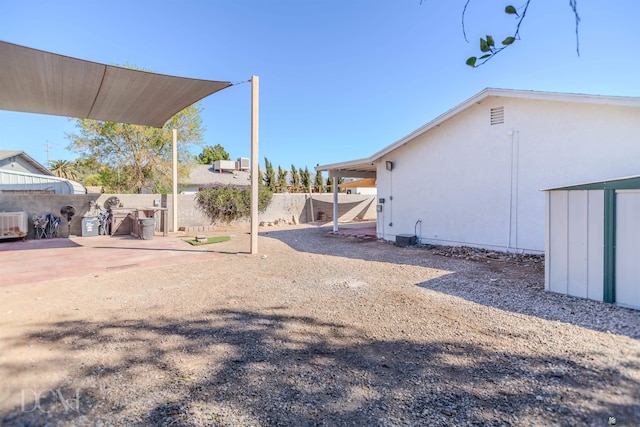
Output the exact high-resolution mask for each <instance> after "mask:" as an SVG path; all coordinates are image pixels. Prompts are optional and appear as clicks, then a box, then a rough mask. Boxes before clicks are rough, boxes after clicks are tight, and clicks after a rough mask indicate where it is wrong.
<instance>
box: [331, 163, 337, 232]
mask: <svg viewBox="0 0 640 427" xmlns="http://www.w3.org/2000/svg"><path fill="white" fill-rule="evenodd" d="M332 183H333V231H334V232H337V231H338V177H337V176H336V175H334V176H333V181H332Z"/></svg>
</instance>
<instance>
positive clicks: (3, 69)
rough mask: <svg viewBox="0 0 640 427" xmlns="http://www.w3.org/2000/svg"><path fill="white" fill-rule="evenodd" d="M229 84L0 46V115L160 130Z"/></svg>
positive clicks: (4, 45)
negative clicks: (50, 117)
mask: <svg viewBox="0 0 640 427" xmlns="http://www.w3.org/2000/svg"><path fill="white" fill-rule="evenodd" d="M231 85H232V84H231V83H230V82H222V81H215V80H199V79H191V78H184V77H175V76H167V75H162V74H155V73H149V72H146V71H138V70H131V69H127V68H121V67H115V66H111V65H104V64H99V63H96V62H90V61H84V60H81V59H76V58H71V57H68V56H63V55H58V54H54V53H49V52H44V51H41V50H37V49H31V48H28V47H23V46H18V45H15V44H11V43H7V42H3V41H0V109H1V110H9V111H21V112H28V113H40V114H51V115H57V116H68V117H76V118H86V119H94V120H103V121H110V122H118V123H130V124H137V125H143V126H153V127H158V128H159V127H162V126H163V125H164V124H165V123H166V121H167V120H169V119H170V118H171V117H173V116H174V115H175V114H176V113H178V112H180V111H181V110H183V109H184V108H186V107H188V106H190V105H192V104H194V103H196V102H198V101H199V100H201V99H203V98H205V97H207V96H209V95H211V94H213V93H215V92H218V91H219V90H222V89H225V88H227V87H229V86H231Z"/></svg>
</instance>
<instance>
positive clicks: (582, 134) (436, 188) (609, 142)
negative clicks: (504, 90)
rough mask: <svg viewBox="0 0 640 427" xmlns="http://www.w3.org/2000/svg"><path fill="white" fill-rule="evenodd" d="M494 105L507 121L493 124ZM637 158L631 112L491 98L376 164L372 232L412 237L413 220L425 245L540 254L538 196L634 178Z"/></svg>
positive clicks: (636, 117)
mask: <svg viewBox="0 0 640 427" xmlns="http://www.w3.org/2000/svg"><path fill="white" fill-rule="evenodd" d="M497 107H504V123H503V124H498V125H491V124H490V110H491V108H497ZM638 158H640V111H638V109H637V108H633V107H623V106H613V105H603V104H583V103H572V102H556V101H545V100H531V99H522V98H503V97H490V98H487V99H485V100H484V101H483V102H482V103H480V104H476V105H474V106H473V107H470V108H468V109H466V110H465V111H462V112H461V113H459V114H457V115H456V116H454V117H452V118H451V119H449V120H447V121H446V122H443V123H442V124H441V125H440V126H438V127H436V128H433V129H431V130H429V131H428V132H426V133H425V134H422V135H420V136H418V137H416V138H415V139H413V140H411V141H409V142H408V143H407V144H406V145H404V146H402V147H400V148H398V149H396V150H394V151H392V152H390V153H389V154H387V155H386V156H384V157H383V158H382V159H381V162H380V163H379V165H378V168H377V187H378V197H379V198H385V200H386V202H385V203H384V204H383V208H382V212H380V213H379V218H378V234H379V236H380V237H382V238H384V239H386V240H394V239H395V236H396V235H398V234H407V233H409V234H413V233H414V230H416V222H417V221H418V220H420V221H421V223H420V226H419V227H418V229H417V230H418V234H420V235H419V236H418V237H419V238H420V239H421V241H422V242H423V243H434V244H446V245H468V246H475V247H483V248H490V249H497V250H509V251H518V252H528V253H543V252H544V249H545V199H544V194H543V193H542V192H541V191H540V190H541V189H542V188H552V187H560V186H563V185H568V184H571V183H575V182H586V181H593V180H598V179H606V178H608V177H612V176H625V175H634V174H637V173H638V166H637V161H636V159H638ZM388 160H389V161H392V162H393V163H394V167H393V170H392V171H387V170H386V169H385V162H386V161H388ZM391 198H392V200H391ZM390 223H392V224H393V225H389V224H390ZM420 230H421V231H420Z"/></svg>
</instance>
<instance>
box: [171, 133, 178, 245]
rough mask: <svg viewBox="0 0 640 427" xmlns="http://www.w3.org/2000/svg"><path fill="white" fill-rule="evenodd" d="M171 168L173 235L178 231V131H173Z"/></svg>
mask: <svg viewBox="0 0 640 427" xmlns="http://www.w3.org/2000/svg"><path fill="white" fill-rule="evenodd" d="M172 151H173V154H172V156H173V166H172V181H173V191H172V197H171V209H172V215H171V216H172V220H173V227H172V230H171V231H173V232H174V233H175V232H176V231H178V129H173V144H172Z"/></svg>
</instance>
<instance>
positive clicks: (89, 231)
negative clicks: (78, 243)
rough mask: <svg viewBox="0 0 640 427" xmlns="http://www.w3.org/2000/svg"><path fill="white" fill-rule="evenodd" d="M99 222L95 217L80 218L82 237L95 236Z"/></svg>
mask: <svg viewBox="0 0 640 427" xmlns="http://www.w3.org/2000/svg"><path fill="white" fill-rule="evenodd" d="M99 225H100V221H99V220H98V217H97V216H84V217H82V237H88V236H97V235H98V226H99Z"/></svg>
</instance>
